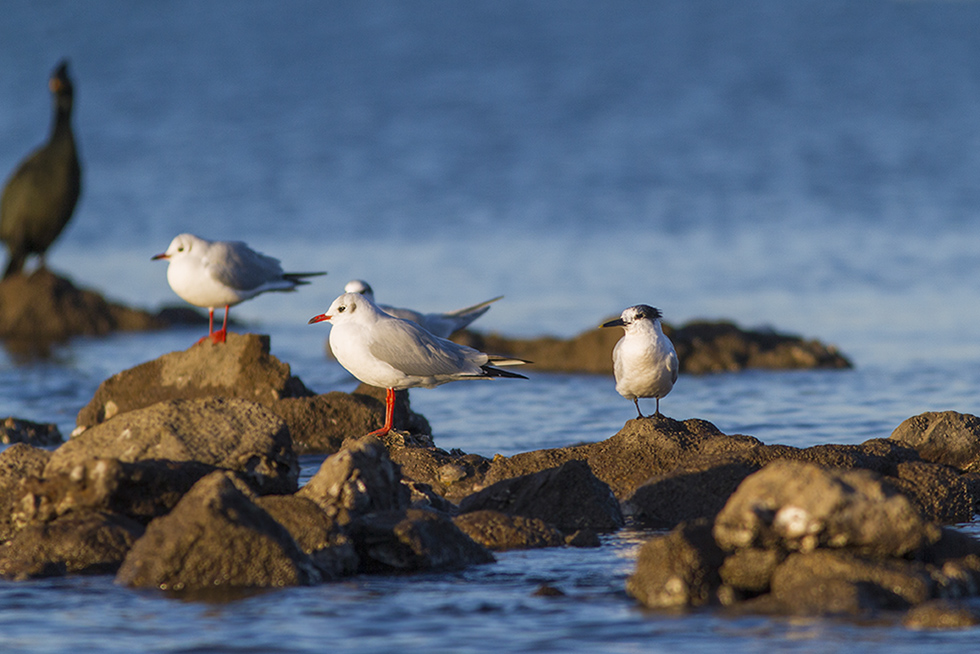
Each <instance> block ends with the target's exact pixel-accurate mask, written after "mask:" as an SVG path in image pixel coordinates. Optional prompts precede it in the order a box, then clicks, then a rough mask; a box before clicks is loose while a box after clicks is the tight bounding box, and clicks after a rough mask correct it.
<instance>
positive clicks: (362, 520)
mask: <svg viewBox="0 0 980 654" xmlns="http://www.w3.org/2000/svg"><path fill="white" fill-rule="evenodd" d="M349 533H350V536H351V538H352V539H353V541H354V546H355V548H356V549H357V554H358V557H359V559H360V561H361V572H386V573H390V572H412V571H422V570H456V569H461V568H465V567H468V566H471V565H477V564H481V563H492V562H493V561H494V557H493V555H492V554H491V553H490V552H489V551H488V550H487V549H485V548H484V547H483V546H481V545H479V544H477V543H476V542H474V541H473V539H471V538H470V537H469V536H467V535H466V534H464V533H463V532H462V531H461V530H460V529H459V528H458V527H457V526H456V525H454V524H453V522H452V521H451V520H450V519H449V518H446V517H445V516H442V515H441V514H438V513H435V512H432V511H425V510H421V509H407V510H402V511H383V512H380V513H370V514H367V515H362V516H359V517H358V518H357V519H355V520H354V521H353V522H351V523H350V525H349Z"/></svg>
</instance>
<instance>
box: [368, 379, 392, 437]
mask: <svg viewBox="0 0 980 654" xmlns="http://www.w3.org/2000/svg"><path fill="white" fill-rule="evenodd" d="M394 419H395V389H394V388H389V389H388V390H387V392H386V393H385V426H384V427H382V428H381V429H376V430H375V431H372V432H371V433H370V434H368V436H384V435H385V434H387V433H388V432H389V431H391V427H392V424H391V423H392V422H394Z"/></svg>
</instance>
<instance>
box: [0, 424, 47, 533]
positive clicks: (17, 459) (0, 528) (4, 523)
mask: <svg viewBox="0 0 980 654" xmlns="http://www.w3.org/2000/svg"><path fill="white" fill-rule="evenodd" d="M50 458H51V452H49V451H47V450H42V449H40V448H37V447H32V446H30V445H25V444H23V443H18V444H15V445H11V446H10V447H8V448H7V449H5V450H4V451H3V452H0V543H2V542H4V541H6V540H7V539H9V538H10V537H11V536H12V535H13V534H14V532H15V531H16V529H17V527H16V526H15V524H14V520H13V512H14V509H15V508H17V507H18V505H19V504H20V498H21V497H22V495H23V493H22V492H21V491H20V485H21V483H22V481H23V480H24V479H29V478H31V477H39V476H40V475H41V474H42V473H43V472H44V467H45V466H46V465H47V463H48V459H50Z"/></svg>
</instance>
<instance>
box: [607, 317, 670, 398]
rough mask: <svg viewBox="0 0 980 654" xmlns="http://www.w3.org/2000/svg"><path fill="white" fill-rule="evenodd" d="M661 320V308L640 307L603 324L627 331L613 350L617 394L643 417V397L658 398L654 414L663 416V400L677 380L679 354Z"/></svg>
mask: <svg viewBox="0 0 980 654" xmlns="http://www.w3.org/2000/svg"><path fill="white" fill-rule="evenodd" d="M661 317H662V314H661V313H660V310H659V309H655V308H653V307H651V306H648V305H646V304H637V305H636V306H632V307H629V308H627V309H626V310H625V311H623V315H622V316H620V317H619V318H617V319H616V320H610V321H609V322H606V323H603V324H602V325H601V326H602V327H623V328H624V329H625V330H626V333H625V334H624V335H623V337H622V338H621V339H619V342H618V343H616V347H615V348H614V349H613V371H614V373H615V375H616V391H617V392H618V393H619V394H620V395H622V396H623V397H625V398H626V399H627V400H633V404H635V405H636V413H637V416H639V417H640V418H642V417H643V414H642V413H641V412H640V402H639V398H641V397H653V398H656V399H657V411H656V413H655V414H654V415H656V416H661V415H663V414H661V413H660V398H662V397H664V396H665V395H667V393H669V392H670V389H672V388H673V387H674V382H676V381H677V369H678V363H677V353H676V352H675V351H674V344H673V343H671V342H670V339H669V338H667V337H666V336H665V335H664V332H663V329H662V328H661V327H660V318H661Z"/></svg>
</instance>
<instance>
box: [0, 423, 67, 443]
mask: <svg viewBox="0 0 980 654" xmlns="http://www.w3.org/2000/svg"><path fill="white" fill-rule="evenodd" d="M63 440H64V439H63V438H62V437H61V432H60V431H59V430H58V425H54V424H42V423H39V422H31V421H30V420H21V419H19V418H14V417H10V418H5V419H4V420H3V423H2V424H0V443H5V444H8V445H9V444H11V443H26V444H28V445H34V446H36V447H43V446H45V445H58V444H59V443H61V442H62V441H63Z"/></svg>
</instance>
